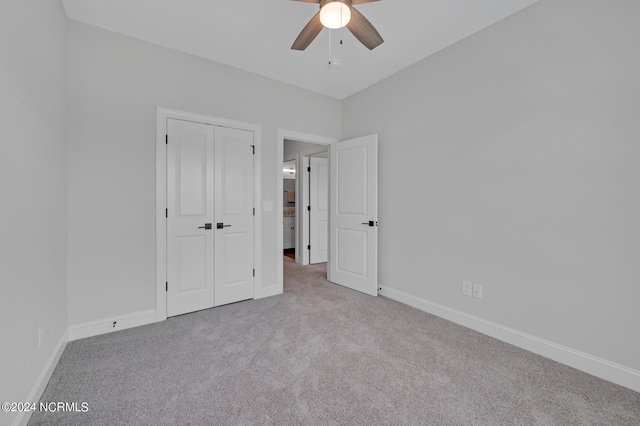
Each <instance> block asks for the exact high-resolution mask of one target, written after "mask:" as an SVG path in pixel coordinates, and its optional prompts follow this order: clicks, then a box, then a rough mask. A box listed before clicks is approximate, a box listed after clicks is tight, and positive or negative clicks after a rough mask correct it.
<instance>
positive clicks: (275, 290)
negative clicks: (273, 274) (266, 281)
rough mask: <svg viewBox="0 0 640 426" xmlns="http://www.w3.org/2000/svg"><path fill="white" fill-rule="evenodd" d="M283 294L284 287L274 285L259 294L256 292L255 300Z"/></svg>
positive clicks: (263, 288) (261, 290)
mask: <svg viewBox="0 0 640 426" xmlns="http://www.w3.org/2000/svg"><path fill="white" fill-rule="evenodd" d="M278 294H282V287H280V286H278V285H272V286H269V287H262V288H261V289H260V291H259V292H256V294H255V295H254V297H253V298H254V299H263V298H265V297H271V296H276V295H278Z"/></svg>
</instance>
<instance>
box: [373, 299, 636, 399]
mask: <svg viewBox="0 0 640 426" xmlns="http://www.w3.org/2000/svg"><path fill="white" fill-rule="evenodd" d="M379 294H380V295H381V296H385V297H388V298H389V299H393V300H395V301H397V302H400V303H404V304H405V305H409V306H412V307H414V308H416V309H420V310H421V311H425V312H428V313H430V314H433V315H436V316H438V317H441V318H444V319H446V320H449V321H451V322H454V323H456V324H460V325H462V326H464V327H467V328H470V329H472V330H475V331H478V332H480V333H482V334H486V335H488V336H491V337H494V338H496V339H498V340H502V341H503V342H506V343H509V344H511V345H514V346H517V347H519V348H522V349H525V350H527V351H529V352H533V353H535V354H538V355H541V356H544V357H546V358H550V359H552V360H554V361H557V362H559V363H561V364H565V365H568V366H569V367H573V368H575V369H577V370H580V371H584V372H585V373H588V374H591V375H593V376H596V377H599V378H601V379H604V380H607V381H610V382H612V383H615V384H617V385H620V386H624V387H626V388H629V389H631V390H634V391H636V392H640V371H638V370H634V369H632V368H628V367H625V366H623V365H620V364H616V363H613V362H610V361H607V360H605V359H602V358H598V357H595V356H593V355H589V354H587V353H584V352H580V351H578V350H575V349H572V348H569V347H566V346H563V345H559V344H557V343H553V342H550V341H548V340H545V339H541V338H539V337H536V336H532V335H530V334H527V333H523V332H521V331H518V330H515V329H512V328H509V327H505V326H503V325H500V324H497V323H494V322H491V321H487V320H484V319H482V318H479V317H475V316H473V315H469V314H467V313H465V312H462V311H458V310H455V309H451V308H449V307H447V306H443V305H440V304H438V303H434V302H430V301H428V300H425V299H421V298H419V297H416V296H412V295H410V294H407V293H404V292H402V291H399V290H394V289H393V288H389V287H381V288H380V292H379Z"/></svg>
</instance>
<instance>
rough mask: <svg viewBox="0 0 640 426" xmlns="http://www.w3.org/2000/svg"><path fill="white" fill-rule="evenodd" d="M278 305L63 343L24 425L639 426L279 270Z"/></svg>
mask: <svg viewBox="0 0 640 426" xmlns="http://www.w3.org/2000/svg"><path fill="white" fill-rule="evenodd" d="M284 262H285V277H286V280H285V293H284V294H283V295H281V296H275V297H270V298H267V299H261V300H256V301H247V302H242V303H237V304H233V305H228V306H223V307H219V308H214V309H208V310H205V311H200V312H196V313H193V314H189V315H184V316H180V317H176V318H170V319H168V320H167V321H164V322H161V323H157V324H152V325H148V326H144V327H138V328H135V329H130V330H123V331H120V332H116V333H111V334H107V335H102V336H96V337H92V338H88V339H83V340H78V341H75V342H71V343H69V345H68V346H67V348H66V349H65V351H64V353H63V355H62V358H61V360H60V362H59V364H58V366H57V368H56V370H55V372H54V374H53V376H52V378H51V380H50V382H49V385H48V386H47V388H46V390H45V392H44V395H43V397H42V401H45V402H50V401H65V402H79V403H80V402H87V403H88V404H89V411H88V412H87V413H48V414H47V413H42V412H36V413H34V415H33V416H32V418H31V421H30V422H29V424H30V425H58V424H59V425H75V424H78V425H227V424H230V425H237V424H273V425H283V424H284V425H286V424H299V425H314V424H322V425H332V424H340V425H351V424H368V425H378V424H411V425H536V424H537V425H582V424H584V425H640V394H639V393H636V392H633V391H630V390H628V389H625V388H622V387H620V386H616V385H614V384H611V383H608V382H606V381H603V380H600V379H597V378H595V377H592V376H589V375H587V374H584V373H581V372H579V371H576V370H574V369H572V368H569V367H566V366H563V365H560V364H558V363H555V362H553V361H550V360H548V359H545V358H542V357H539V356H537V355H534V354H531V353H528V352H526V351H523V350H521V349H518V348H516V347H513V346H511V345H508V344H506V343H502V342H500V341H498V340H495V339H492V338H490V337H487V336H484V335H482V334H479V333H476V332H474V331H471V330H468V329H466V328H463V327H460V326H458V325H455V324H453V323H450V322H447V321H445V320H442V319H439V318H437V317H434V316H432V315H429V314H426V313H423V312H420V311H418V310H415V309H413V308H410V307H407V306H404V305H402V304H399V303H396V302H394V301H391V300H388V299H385V298H382V297H378V298H373V297H369V296H365V295H363V294H359V293H357V292H354V291H351V290H348V289H345V288H342V287H340V286H337V285H334V284H331V283H329V282H327V281H326V279H325V277H326V273H325V270H324V268H325V265H319V266H310V267H299V266H297V265H296V264H295V263H294V262H293V261H292V260H291V259H288V258H285V260H284Z"/></svg>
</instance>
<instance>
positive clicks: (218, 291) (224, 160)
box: [214, 127, 254, 306]
mask: <svg viewBox="0 0 640 426" xmlns="http://www.w3.org/2000/svg"><path fill="white" fill-rule="evenodd" d="M215 175H216V185H215V186H216V205H215V223H214V228H215V229H214V232H215V251H216V268H215V306H220V305H226V304H227V303H233V302H238V301H240V300H246V299H251V298H253V276H254V270H253V214H254V212H253V132H250V131H246V130H237V129H230V128H226V127H218V128H216V134H215Z"/></svg>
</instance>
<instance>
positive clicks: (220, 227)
mask: <svg viewBox="0 0 640 426" xmlns="http://www.w3.org/2000/svg"><path fill="white" fill-rule="evenodd" d="M230 226H231V225H225V224H224V223H221V222H218V223H216V229H222V228H228V227H230Z"/></svg>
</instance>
